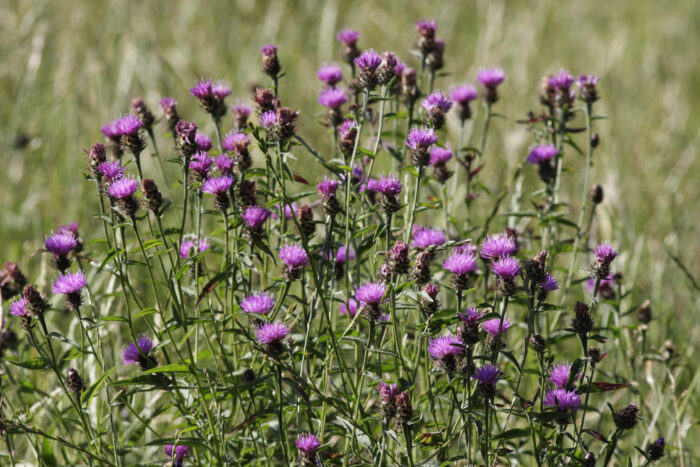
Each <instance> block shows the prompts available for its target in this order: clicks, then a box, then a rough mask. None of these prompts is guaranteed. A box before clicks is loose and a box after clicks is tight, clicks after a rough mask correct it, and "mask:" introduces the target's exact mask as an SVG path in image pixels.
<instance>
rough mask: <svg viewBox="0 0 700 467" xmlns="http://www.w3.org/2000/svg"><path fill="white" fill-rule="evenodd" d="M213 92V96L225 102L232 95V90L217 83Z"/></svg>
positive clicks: (212, 88) (213, 87)
mask: <svg viewBox="0 0 700 467" xmlns="http://www.w3.org/2000/svg"><path fill="white" fill-rule="evenodd" d="M211 92H212V94H214V97H216V98H217V99H219V100H223V99H224V97H226V96H228V95H229V94H231V88H230V87H228V86H226V85H225V84H221V83H216V84H214V85H213V86H212V87H211Z"/></svg>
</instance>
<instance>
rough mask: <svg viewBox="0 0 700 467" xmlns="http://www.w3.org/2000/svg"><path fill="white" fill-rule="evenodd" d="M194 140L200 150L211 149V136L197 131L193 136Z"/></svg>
mask: <svg viewBox="0 0 700 467" xmlns="http://www.w3.org/2000/svg"><path fill="white" fill-rule="evenodd" d="M194 142H195V144H196V145H197V148H199V150H200V151H208V150H210V149H211V138H210V137H208V136H207V135H205V134H203V133H199V132H198V133H197V134H196V135H195V136H194Z"/></svg>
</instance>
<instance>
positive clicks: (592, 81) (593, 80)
mask: <svg viewBox="0 0 700 467" xmlns="http://www.w3.org/2000/svg"><path fill="white" fill-rule="evenodd" d="M599 79H600V78H598V77H597V76H596V75H579V76H578V78H576V84H578V86H579V87H581V88H585V87H588V86H595V85H597V84H598V80H599Z"/></svg>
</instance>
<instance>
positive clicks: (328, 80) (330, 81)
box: [316, 65, 343, 87]
mask: <svg viewBox="0 0 700 467" xmlns="http://www.w3.org/2000/svg"><path fill="white" fill-rule="evenodd" d="M316 76H317V77H318V79H319V80H321V81H322V82H323V83H324V84H326V85H327V86H330V87H334V86H335V85H336V84H338V83H340V82H341V81H342V80H343V71H342V70H341V69H340V67H339V66H338V65H324V66H322V67H321V68H319V69H318V71H317V72H316Z"/></svg>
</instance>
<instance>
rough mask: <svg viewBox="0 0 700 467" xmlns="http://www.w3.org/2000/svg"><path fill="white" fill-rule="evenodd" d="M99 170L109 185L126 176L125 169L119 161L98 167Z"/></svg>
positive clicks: (104, 163)
mask: <svg viewBox="0 0 700 467" xmlns="http://www.w3.org/2000/svg"><path fill="white" fill-rule="evenodd" d="M97 170H98V171H99V172H100V173H101V174H102V176H103V177H104V178H105V181H107V183H112V182H113V181H114V180H117V179H119V178H122V177H123V176H124V167H123V166H122V165H121V164H120V163H119V162H118V161H107V162H103V163H101V164H100V165H98V166H97Z"/></svg>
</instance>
